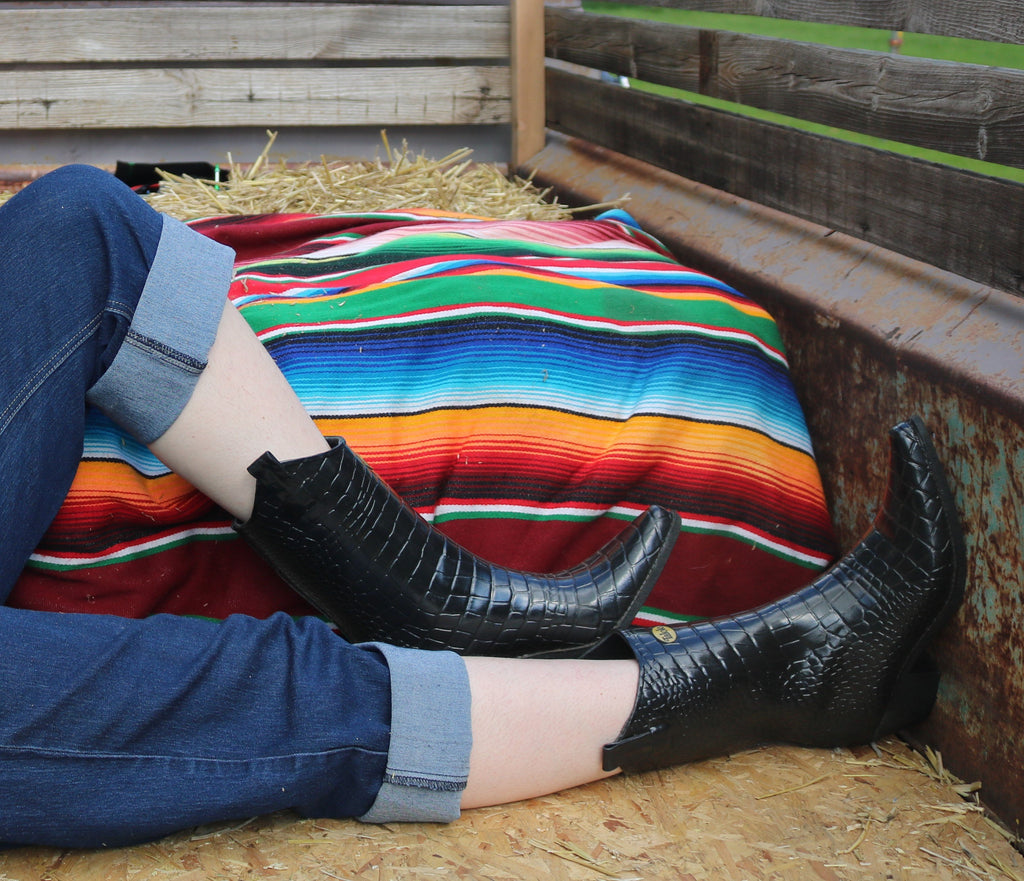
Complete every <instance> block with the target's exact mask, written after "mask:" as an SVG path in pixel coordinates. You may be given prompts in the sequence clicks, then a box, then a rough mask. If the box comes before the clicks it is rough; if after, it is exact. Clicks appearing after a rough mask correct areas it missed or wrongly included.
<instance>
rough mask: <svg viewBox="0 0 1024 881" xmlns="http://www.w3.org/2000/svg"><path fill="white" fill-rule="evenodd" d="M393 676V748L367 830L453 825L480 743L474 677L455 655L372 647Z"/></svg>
mask: <svg viewBox="0 0 1024 881" xmlns="http://www.w3.org/2000/svg"><path fill="white" fill-rule="evenodd" d="M368 645H372V646H373V647H374V648H376V649H377V650H378V651H379V652H380V653H381V654H382V655H384V657H385V659H386V660H387V662H388V667H389V669H390V671H391V743H390V746H389V748H388V761H387V767H386V769H385V772H384V782H383V783H382V784H381V788H380V791H379V792H378V793H377V798H376V800H375V801H374V803H373V806H372V807H371V808H370V810H368V811H367V812H366V813H365V814H363V815H362V816H361V817H359V819H360V820H362V821H363V822H364V823H389V822H421V823H450V822H452V821H453V820H457V819H458V818H459V815H460V813H461V809H460V804H461V801H462V791H463V790H464V789H465V788H466V781H467V780H468V778H469V753H470V749H471V747H472V744H473V732H472V726H471V723H470V693H469V676H468V674H467V673H466V665H465V662H464V661H463V660H462V658H460V657H459V656H458V655H456V654H454V653H453V652H428V651H419V650H414V649H402V648H395V647H394V646H390V645H384V644H381V643H370V644H368Z"/></svg>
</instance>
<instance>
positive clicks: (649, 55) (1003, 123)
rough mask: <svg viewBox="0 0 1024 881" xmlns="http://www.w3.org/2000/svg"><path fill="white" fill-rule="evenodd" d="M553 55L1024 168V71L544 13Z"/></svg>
mask: <svg viewBox="0 0 1024 881" xmlns="http://www.w3.org/2000/svg"><path fill="white" fill-rule="evenodd" d="M545 32H546V44H547V46H546V51H547V54H548V56H549V57H551V58H558V59H561V60H564V61H569V62H572V63H574V64H582V65H585V66H588V67H594V68H597V69H599V70H606V71H609V72H611V73H615V74H620V75H623V76H629V77H635V78H639V79H642V80H646V81H648V82H653V83H659V84H661V85H665V86H672V87H674V88H678V89H685V90H687V91H691V92H698V93H700V94H703V95H707V96H710V97H714V98H721V99H723V100H726V101H734V102H737V103H740V104H746V105H749V106H752V107H758V108H761V109H763V110H770V111H774V112H776V113H782V114H785V115H787V116H793V117H796V118H799V119H805V120H808V121H811V122H817V123H822V124H824V125H830V126H836V127H838V128H843V129H847V130H850V131H856V132H861V133H863V134H868V135H872V136H875V137H879V138H888V139H890V140H895V141H900V142H903V143H907V144H913V145H915V146H919V147H927V148H929V149H933V150H941V151H944V152H948V153H954V154H957V155H960V156H968V157H970V158H973V159H983V160H987V161H989V162H997V163H1002V164H1005V165H1014V166H1018V167H1024V148H1022V146H1021V145H1022V144H1024V70H1009V69H1006V68H991V67H985V66H982V65H975V64H957V63H953V62H948V61H934V60H931V59H927V58H910V57H905V56H902V55H893V54H890V53H885V52H869V51H866V50H856V49H838V48H832V47H827V46H818V45H813V44H809V43H800V42H795V41H792V40H783V39H778V38H773V37H759V36H751V35H747V34H735V33H729V32H724V31H712V30H703V29H699V28H693V27H682V26H676V25H668V24H664V23H660V22H658V23H655V22H645V21H638V20H633V19H624V18H619V17H616V16H610V15H592V14H588V13H584V12H579V11H576V10H571V9H548V10H546V13H545Z"/></svg>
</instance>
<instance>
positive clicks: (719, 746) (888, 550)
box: [604, 418, 964, 771]
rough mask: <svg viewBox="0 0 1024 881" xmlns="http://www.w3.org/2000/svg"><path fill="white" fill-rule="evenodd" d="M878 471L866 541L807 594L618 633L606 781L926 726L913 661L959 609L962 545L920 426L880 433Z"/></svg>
mask: <svg viewBox="0 0 1024 881" xmlns="http://www.w3.org/2000/svg"><path fill="white" fill-rule="evenodd" d="M890 469H891V470H890V476H889V489H888V492H887V494H886V500H885V503H884V506H883V508H882V510H881V513H879V515H878V517H877V518H876V520H875V523H874V526H873V527H872V529H871V530H870V531H869V532H868V534H867V535H866V536H865V538H864V540H863V541H862V542H861V543H860V544H859V545H858V546H857V547H856V548H855V549H854V550H853V551H852V552H851V553H850V554H848V555H847V556H846V557H844V558H843V559H842V560H840V561H839V562H838V563H837V564H836V565H835V566H833V567H832V568H831V569H830V570H829V571H827V572H825V573H824V574H822V575H821V576H820V577H818V578H817V579H816V580H815V581H814V582H813V583H811V584H810V585H808V586H807V587H805V588H803V589H802V590H799V591H797V592H796V593H793V594H790V595H789V596H787V597H785V598H784V599H782V600H779V601H777V602H773V603H768V604H766V605H764V606H761V607H760V608H758V609H755V610H753V611H750V612H745V613H743V614H741V615H737V616H735V617H728V618H719V619H715V620H711V621H705V622H701V623H699V624H696V625H692V626H688V627H679V628H672V627H656V628H654V629H653V630H639V629H635V630H629V631H626V632H624V633H623V634H622V635H623V637H624V638H625V640H626V642H627V644H628V646H629V648H630V649H631V650H632V652H633V654H634V655H635V656H636V658H637V659H638V661H639V662H640V689H639V692H638V696H637V702H636V705H635V707H634V709H633V713H632V716H631V718H630V720H629V722H628V723H627V725H626V727H625V729H624V730H623V732H622V734H621V735H620V737H619V739H618V740H617V741H616V742H615V743H611V744H608V745H607V746H606V747H605V748H604V767H605V769H606V770H609V771H611V770H614V769H615V768H622V769H623V770H625V771H643V770H648V769H652V768H658V767H665V766H666V765H670V764H678V763H682V762H689V761H693V760H697V759H703V758H709V757H711V756H715V755H723V754H726V753H730V752H735V751H737V750H742V749H746V748H749V747H752V746H756V745H758V744H761V743H771V742H776V743H778V742H784V743H793V744H798V745H802V746H818V747H832V746H844V745H851V744H854V743H866V742H869V741H872V740H874V739H876V738H879V737H881V736H883V735H885V734H888V733H891V732H893V731H895V730H897V729H899V728H902V727H905V726H907V725H910V724H913V723H914V722H918V721H920V720H921V719H923V718H924V717H925V716H926V715H927V714H928V712H929V711H930V709H931V706H932V703H933V702H934V699H935V693H936V687H937V683H938V675H937V672H936V671H935V669H934V668H933V667H932V666H931V664H930V663H929V662H928V661H927V659H926V658H925V656H924V655H923V650H924V648H925V645H926V644H927V643H928V641H929V640H930V639H931V638H932V636H934V634H935V633H936V631H937V630H938V629H939V628H940V627H941V626H942V625H943V624H944V623H945V622H946V621H947V620H948V619H949V618H950V616H952V614H953V613H954V612H955V611H956V608H957V606H958V605H959V603H960V600H961V598H962V596H963V589H964V547H963V538H962V536H961V533H960V527H959V523H958V520H957V515H956V509H955V508H954V505H953V500H952V497H951V495H950V492H949V489H948V487H947V486H946V481H945V478H944V476H943V473H942V468H941V466H940V465H939V462H938V459H937V458H936V455H935V450H934V449H933V447H932V445H931V440H930V438H929V436H928V433H927V431H926V429H925V428H924V426H923V424H922V423H921V422H920V420H918V419H916V418H915V419H913V420H911V421H910V422H908V423H903V424H901V425H898V426H896V428H894V429H893V430H892V432H891V458H890Z"/></svg>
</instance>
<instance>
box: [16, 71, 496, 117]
mask: <svg viewBox="0 0 1024 881" xmlns="http://www.w3.org/2000/svg"><path fill="white" fill-rule="evenodd" d="M509 115H510V95H509V70H508V68H507V67H458V68H445V67H424V68H416V67H399V68H371V69H362V68H360V69H335V68H327V69H317V68H304V67H303V68H226V69H211V68H187V67H183V68H166V69H160V68H141V69H131V70H113V69H101V68H96V69H89V70H86V69H83V70H74V71H67V70H25V71H15V72H10V73H7V74H5V75H4V76H3V77H0V130H3V129H6V130H17V129H77V128H90V129H112V128H133V127H139V128H166V127H199V126H210V127H228V126H269V127H275V126H303V125H309V126H320V125H371V126H377V125H397V124H402V125H450V124H490V123H507V122H508V121H509Z"/></svg>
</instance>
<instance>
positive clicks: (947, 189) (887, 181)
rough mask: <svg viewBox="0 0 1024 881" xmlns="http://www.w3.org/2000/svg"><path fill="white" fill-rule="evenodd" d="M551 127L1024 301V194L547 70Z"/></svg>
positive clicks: (1009, 185) (992, 181) (1018, 188)
mask: <svg viewBox="0 0 1024 881" xmlns="http://www.w3.org/2000/svg"><path fill="white" fill-rule="evenodd" d="M547 95H548V98H547V108H548V110H547V112H548V125H549V126H550V127H551V128H553V129H556V130H558V131H561V132H563V133H565V134H567V135H571V136H574V137H581V138H585V139H586V140H589V141H592V142H594V143H596V144H600V145H602V146H604V147H608V148H609V149H612V150H616V151H618V152H620V153H625V154H626V155H628V156H633V157H635V158H637V159H640V160H643V161H645V162H649V163H651V164H653V165H656V166H658V167H660V168H664V169H666V170H667V171H671V172H673V173H675V174H679V175H681V176H683V177H687V178H690V179H691V180H695V181H698V182H700V183H704V184H707V185H708V186H711V187H714V188H716V189H720V190H725V191H726V192H729V193H733V194H734V195H737V196H742V197H743V198H747V199H751V200H753V201H755V202H760V203H762V204H764V205H768V206H770V207H773V208H778V209H780V210H782V211H785V212H787V213H790V214H795V215H797V216H798V217H803V218H805V219H807V220H811V221H813V222H815V223H820V224H822V225H824V226H826V227H829V228H831V229H837V230H841V231H843V232H847V233H850V234H851V235H854V236H856V237H857V238H860V239H864V240H865V241H868V242H872V243H875V244H879V245H883V246H884V247H886V248H889V249H891V250H893V251H897V252H899V253H902V254H905V255H907V256H909V257H913V258H915V259H918V260H922V261H924V262H926V263H930V264H932V265H934V266H938V267H940V268H943V269H946V270H949V271H951V272H954V273H956V274H958V275H962V276H964V277H966V278H971V279H974V280H976V281H980V282H982V283H983V284H988V285H991V286H993V287H996V288H1000V289H1002V290H1006V291H1011V292H1013V293H1024V186H1022V185H1021V184H1016V183H1013V182H1009V181H1003V180H999V179H997V178H990V177H986V176H983V175H978V174H972V173H970V172H963V171H958V170H956V169H953V168H948V167H945V166H940V165H936V164H934V163H930V162H924V161H921V160H917V159H910V158H907V157H903V156H899V155H896V154H894V153H889V152H886V151H881V150H875V149H872V148H870V147H863V146H860V145H858V144H849V143H846V142H843V141H836V140H833V139H831V138H826V137H822V136H819V135H813V134H808V133H805V132H800V131H797V130H795V129H790V128H787V127H785V126H779V125H774V124H771V123H765V122H760V121H758V120H753V119H748V118H746V117H742V116H738V115H736V114H733V113H725V112H722V111H716V110H711V109H709V108H704V107H697V106H695V105H692V104H689V103H687V102H684V101H676V100H672V99H668V98H661V97H659V96H656V95H650V94H646V93H641V92H637V91H635V90H633V89H623V88H621V87H619V86H617V85H612V84H608V83H601V82H597V81H595V80H593V79H590V78H588V77H585V76H579V75H575V74H572V73H568V72H566V71H562V70H557V69H553V68H549V69H548V71H547Z"/></svg>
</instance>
